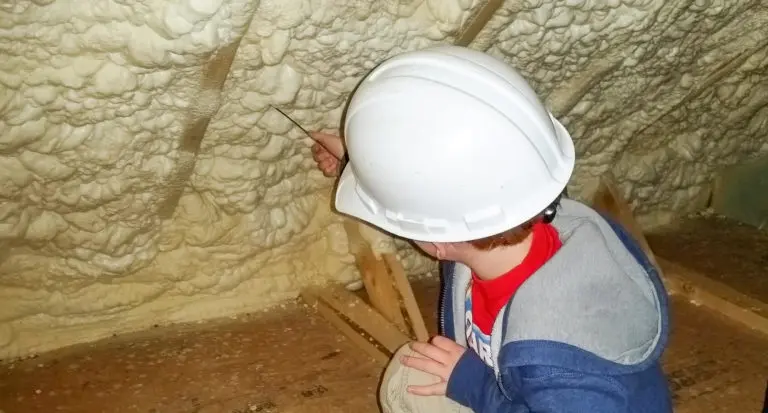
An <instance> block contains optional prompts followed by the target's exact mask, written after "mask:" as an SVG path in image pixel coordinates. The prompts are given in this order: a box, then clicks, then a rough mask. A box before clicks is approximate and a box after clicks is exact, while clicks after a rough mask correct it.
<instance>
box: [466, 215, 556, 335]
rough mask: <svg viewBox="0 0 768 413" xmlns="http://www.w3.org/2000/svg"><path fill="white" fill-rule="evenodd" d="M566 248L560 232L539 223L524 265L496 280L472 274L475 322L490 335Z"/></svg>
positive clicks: (534, 231) (522, 263) (473, 318)
mask: <svg viewBox="0 0 768 413" xmlns="http://www.w3.org/2000/svg"><path fill="white" fill-rule="evenodd" d="M560 246H562V242H561V241H560V237H559V235H558V233H557V230H556V229H555V228H554V227H553V226H552V225H550V224H544V223H536V224H534V226H533V240H532V242H531V249H530V250H529V251H528V255H526V257H525V258H524V259H523V261H522V262H521V263H520V265H518V266H516V267H515V268H512V269H511V270H509V272H507V273H506V274H504V275H502V276H501V277H498V278H495V279H493V280H483V279H480V278H479V277H478V276H477V275H476V274H475V273H474V272H473V273H472V287H471V288H472V321H473V323H474V324H475V325H476V326H477V327H478V328H479V329H480V331H482V332H483V333H484V334H487V335H490V334H491V330H492V328H493V322H494V321H495V320H496V316H497V315H498V314H499V311H501V309H502V308H504V306H505V305H506V304H507V302H509V300H510V299H511V298H512V296H513V295H514V294H515V292H516V291H517V289H518V288H520V286H521V285H523V283H524V282H525V280H527V279H528V277H530V276H531V275H533V273H535V272H536V271H537V270H538V269H539V268H540V267H541V266H542V265H544V263H545V262H547V261H548V260H549V259H550V258H552V256H553V255H555V252H557V250H558V249H559V248H560Z"/></svg>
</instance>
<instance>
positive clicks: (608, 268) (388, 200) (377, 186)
mask: <svg viewBox="0 0 768 413" xmlns="http://www.w3.org/2000/svg"><path fill="white" fill-rule="evenodd" d="M344 129H345V143H346V154H347V155H348V158H349V161H348V165H347V166H346V167H344V170H343V173H342V174H341V177H340V179H339V184H338V189H337V192H336V200H335V205H336V208H337V209H338V210H339V211H340V212H341V213H344V214H347V215H350V216H352V217H355V218H357V219H360V220H363V221H365V222H368V223H370V224H371V225H374V226H377V227H379V228H381V229H383V230H385V231H388V232H390V233H392V234H394V235H396V236H400V237H403V238H406V239H410V240H413V241H414V243H415V244H416V245H417V246H418V247H419V248H420V249H422V250H423V251H424V252H426V253H427V254H429V255H430V256H432V257H434V258H437V259H438V260H440V262H441V272H442V277H443V293H442V296H441V303H440V304H441V305H440V334H441V335H440V336H437V337H435V338H433V339H432V340H431V342H430V343H411V344H409V345H406V346H403V348H401V349H400V350H399V351H398V352H397V353H396V354H395V356H394V357H393V358H392V360H391V362H390V365H389V366H388V367H387V370H386V372H385V375H384V378H383V380H382V386H381V390H380V398H381V404H382V407H383V409H384V411H385V412H393V413H394V412H397V413H401V412H422V413H433V412H435V413H437V412H476V413H481V412H495V413H501V412H515V413H528V412H531V413H532V412H538V413H544V412H547V413H669V412H672V407H671V398H670V394H669V391H668V387H667V382H666V379H665V377H664V374H663V372H662V369H661V367H660V362H659V358H660V356H661V354H662V352H663V351H664V348H665V346H666V343H667V335H668V315H667V298H666V293H665V291H664V289H663V286H662V284H661V281H660V279H659V277H658V275H657V273H656V271H655V269H654V268H653V267H652V266H651V265H650V263H649V261H648V259H647V258H646V257H645V256H644V255H643V253H642V252H641V250H640V248H638V246H637V244H636V243H635V242H634V241H633V240H632V239H631V238H630V236H629V235H628V234H627V232H625V230H624V229H622V228H621V227H620V226H619V225H617V224H616V223H614V222H611V221H609V220H607V219H606V218H604V217H602V216H601V215H599V214H598V213H596V212H595V211H593V210H592V209H590V208H589V207H587V206H585V205H583V204H581V203H578V202H576V201H573V200H569V199H566V198H564V197H562V193H563V191H564V189H565V186H566V183H567V182H568V180H569V179H570V177H571V174H572V171H573V166H574V147H573V143H572V140H571V138H570V136H569V134H568V132H567V131H566V129H565V128H564V127H563V126H562V125H561V124H560V123H559V122H558V121H557V120H556V119H555V118H554V117H552V115H551V114H550V113H549V112H548V111H547V110H546V109H545V108H544V106H543V105H542V104H541V103H540V101H539V100H538V98H537V97H536V95H535V93H534V91H533V90H532V89H531V88H530V86H529V85H528V84H527V83H526V82H525V80H524V79H523V78H522V77H521V76H520V75H519V74H518V73H517V72H516V71H514V70H513V69H512V68H510V67H508V66H507V65H505V64H504V63H503V62H501V61H499V60H497V59H495V58H493V57H491V56H489V55H486V54H484V53H481V52H477V51H473V50H470V49H466V48H461V47H455V46H441V47H435V48H430V49H425V50H420V51H415V52H408V53H403V54H401V55H398V56H396V57H394V58H391V59H389V60H387V61H385V62H384V63H382V64H381V65H379V66H378V67H376V68H375V69H374V70H373V71H372V72H371V73H370V74H369V75H368V76H367V77H366V78H365V79H364V81H363V82H362V83H361V84H360V86H359V87H358V89H357V90H356V91H355V93H354V95H353V97H352V99H351V101H350V104H349V108H348V109H347V114H346V119H345V128H344ZM313 138H314V139H315V140H316V144H315V145H314V147H313V156H314V158H315V160H316V162H317V163H318V166H319V168H320V169H321V170H322V171H323V172H324V173H325V174H326V175H328V176H333V175H336V174H337V168H339V166H340V162H339V159H341V158H342V157H343V156H344V155H345V148H344V145H342V142H341V140H340V139H339V138H338V137H336V136H334V135H328V134H323V133H315V134H313Z"/></svg>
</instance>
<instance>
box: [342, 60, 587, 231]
mask: <svg viewBox="0 0 768 413" xmlns="http://www.w3.org/2000/svg"><path fill="white" fill-rule="evenodd" d="M344 135H345V141H346V147H347V153H348V156H349V162H348V163H347V165H346V167H345V168H344V171H343V172H342V174H341V177H340V180H339V183H338V187H337V191H336V199H335V206H336V209H337V210H338V211H339V212H341V213H343V214H346V215H350V216H352V217H355V218H358V219H360V220H363V221H366V222H368V223H370V224H372V225H374V226H377V227H379V228H381V229H383V230H385V231H387V232H390V233H392V234H394V235H397V236H400V237H404V238H407V239H411V240H417V241H427V242H459V241H469V240H474V239H480V238H484V237H487V236H490V235H494V234H498V233H501V232H504V231H506V230H508V229H511V228H514V227H516V226H518V225H520V224H522V223H524V222H526V221H528V220H529V219H531V218H533V217H535V216H536V215H537V214H539V213H541V212H542V211H543V210H544V209H545V208H546V207H547V206H549V205H550V204H551V203H552V202H553V201H554V200H555V199H556V198H557V197H558V195H560V194H561V192H562V191H563V190H564V188H565V186H566V184H567V182H568V180H569V179H570V177H571V174H572V172H573V167H574V158H575V156H574V146H573V141H572V140H571V137H570V135H569V133H568V131H567V130H566V129H565V127H563V125H561V124H560V122H558V121H557V120H556V119H555V118H554V117H553V116H552V115H551V114H550V113H549V112H548V111H547V110H546V108H545V107H544V106H543V104H542V103H541V102H540V101H539V99H538V97H537V95H536V93H535V92H534V90H533V89H532V88H531V87H530V86H529V85H528V83H527V82H526V81H525V79H524V78H523V77H522V76H521V75H520V74H519V73H517V72H516V71H515V70H514V69H512V68H511V67H509V66H508V65H507V64H505V63H504V62H502V61H500V60H498V59H496V58H494V57H492V56H490V55H488V54H485V53H482V52H479V51H475V50H472V49H468V48H464V47H459V46H439V47H433V48H428V49H422V50H418V51H412V52H406V53H403V54H400V55H397V56H395V57H392V58H390V59H388V60H386V61H384V62H383V63H382V64H380V65H379V66H377V67H376V68H374V69H373V70H372V71H371V72H370V73H369V74H368V75H367V76H366V77H365V79H364V80H363V81H362V82H361V84H360V85H359V86H358V89H357V90H356V92H355V93H354V95H353V97H352V99H351V100H350V102H349V106H348V108H347V114H346V120H345V125H344Z"/></svg>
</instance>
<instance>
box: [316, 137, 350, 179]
mask: <svg viewBox="0 0 768 413" xmlns="http://www.w3.org/2000/svg"><path fill="white" fill-rule="evenodd" d="M310 137H312V139H313V140H314V141H315V144H314V145H312V158H313V159H314V160H315V162H317V167H318V168H319V169H320V170H321V171H322V172H323V175H325V176H328V177H331V176H336V175H337V174H338V173H339V160H340V159H341V158H342V157H344V144H343V143H342V142H341V138H340V137H338V136H336V135H332V134H330V133H323V132H312V133H310Z"/></svg>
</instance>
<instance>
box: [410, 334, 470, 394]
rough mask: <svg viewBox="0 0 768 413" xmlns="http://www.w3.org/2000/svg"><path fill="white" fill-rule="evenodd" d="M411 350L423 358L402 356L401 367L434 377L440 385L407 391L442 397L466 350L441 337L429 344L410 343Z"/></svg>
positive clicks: (411, 388)
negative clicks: (437, 378)
mask: <svg viewBox="0 0 768 413" xmlns="http://www.w3.org/2000/svg"><path fill="white" fill-rule="evenodd" d="M411 349H413V351H415V352H416V353H419V354H420V355H422V356H424V357H425V358H421V357H408V356H404V357H403V359H402V361H401V362H402V363H403V365H405V366H407V367H411V368H414V369H417V370H421V371H423V372H425V373H429V374H432V375H435V376H437V377H439V378H440V383H436V384H432V385H428V386H408V391H409V392H410V393H413V394H416V395H419V396H444V395H445V392H446V389H447V387H448V379H449V378H450V377H451V373H452V372H453V369H454V368H455V367H456V364H457V363H458V362H459V359H460V358H461V356H462V355H463V354H464V352H465V351H466V350H467V349H466V348H465V347H462V346H460V345H459V344H457V343H456V342H455V341H453V340H451V339H449V338H446V337H443V336H436V337H435V338H433V339H432V342H431V343H418V342H415V343H411Z"/></svg>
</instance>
